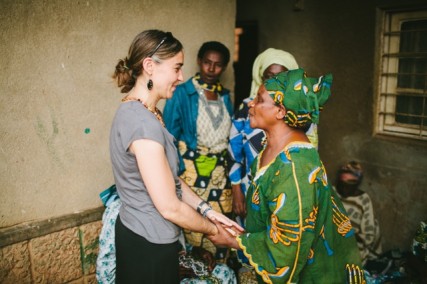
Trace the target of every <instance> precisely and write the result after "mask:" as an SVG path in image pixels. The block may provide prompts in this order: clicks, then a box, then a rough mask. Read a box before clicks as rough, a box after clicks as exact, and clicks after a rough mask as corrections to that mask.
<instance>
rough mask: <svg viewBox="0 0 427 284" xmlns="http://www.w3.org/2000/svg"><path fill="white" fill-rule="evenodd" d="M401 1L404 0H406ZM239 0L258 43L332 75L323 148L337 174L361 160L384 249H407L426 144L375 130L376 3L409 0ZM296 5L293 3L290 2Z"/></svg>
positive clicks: (421, 216)
mask: <svg viewBox="0 0 427 284" xmlns="http://www.w3.org/2000/svg"><path fill="white" fill-rule="evenodd" d="M403 2H404V3H403ZM403 2H402V1H399V0H393V1H386V0H383V1H380V0H375V1H341V0H327V1H311V0H306V1H304V0H299V1H289V0H288V1H273V0H265V1H256V0H238V1H237V20H238V21H253V20H254V21H257V23H258V27H259V51H263V50H265V49H266V48H268V47H275V48H280V49H284V50H287V51H289V52H291V53H292V54H293V55H294V56H295V58H296V59H297V61H298V62H299V64H300V66H301V67H303V68H304V69H305V70H306V71H307V73H308V75H311V76H319V75H321V74H324V73H329V72H330V73H332V74H333V75H334V83H333V86H332V90H333V95H332V97H331V99H330V101H329V102H328V104H327V105H326V107H325V110H324V111H323V112H322V113H321V116H320V128H319V132H320V133H319V139H320V146H319V150H320V155H321V158H322V160H323V162H324V164H325V166H326V168H327V170H328V173H329V174H328V175H329V181H330V182H331V183H333V182H334V180H335V173H336V170H337V169H338V167H339V165H341V164H342V163H345V162H346V161H348V160H350V159H356V160H359V161H361V163H362V164H363V165H364V168H365V178H364V181H363V184H362V189H363V190H365V191H366V192H368V193H369V194H370V196H371V197H372V199H373V203H374V206H375V212H376V215H377V217H378V219H379V222H380V228H381V231H382V236H383V246H384V249H385V250H387V249H394V248H400V249H403V250H406V249H409V247H410V245H411V243H412V239H413V236H414V234H415V231H416V229H417V228H418V225H419V222H420V221H422V220H427V175H426V173H425V171H426V169H427V147H426V145H427V144H426V143H425V142H424V143H414V142H407V141H402V140H399V139H384V138H381V137H377V136H374V135H373V127H374V124H373V123H374V115H373V110H374V98H375V97H374V93H373V92H374V88H375V85H374V84H375V83H374V82H375V81H374V79H375V76H376V74H375V72H374V71H375V68H376V67H375V52H376V50H377V47H376V44H377V42H376V38H375V25H376V9H377V8H378V7H380V6H383V5H388V6H390V5H411V4H413V3H419V4H423V3H425V1H422V0H406V1H403ZM296 3H298V4H300V5H302V6H301V7H302V8H303V9H302V10H301V11H294V9H293V8H294V4H296Z"/></svg>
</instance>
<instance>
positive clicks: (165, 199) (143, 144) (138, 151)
mask: <svg viewBox="0 0 427 284" xmlns="http://www.w3.org/2000/svg"><path fill="white" fill-rule="evenodd" d="M130 150H131V151H132V152H133V153H134V154H135V156H136V160H137V163H138V167H139V171H140V173H141V177H142V179H143V181H144V184H145V186H146V187H147V191H148V194H149V195H150V197H151V199H152V200H153V203H154V206H155V207H156V208H157V210H158V211H159V212H160V214H161V215H162V216H163V217H164V218H165V219H167V220H169V221H171V222H172V223H174V224H176V225H178V226H180V227H182V228H184V229H188V230H192V231H196V232H200V233H204V234H207V235H214V234H217V232H218V230H217V227H216V226H215V225H214V224H213V223H211V222H210V221H209V220H207V219H205V218H203V217H202V216H201V215H200V214H198V213H197V212H196V211H194V210H193V209H192V208H191V207H190V206H189V205H187V204H186V203H185V202H182V201H181V200H179V199H178V197H177V195H176V189H175V181H174V178H173V175H172V172H171V170H170V167H169V163H168V160H167V157H166V155H165V152H164V148H163V146H162V145H161V144H159V143H157V142H155V141H153V140H148V139H140V140H136V141H134V142H133V143H132V144H131V146H130Z"/></svg>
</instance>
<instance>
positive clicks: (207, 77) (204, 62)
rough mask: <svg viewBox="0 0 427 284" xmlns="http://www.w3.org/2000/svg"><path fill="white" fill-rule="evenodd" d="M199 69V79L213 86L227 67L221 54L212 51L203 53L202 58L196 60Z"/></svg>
mask: <svg viewBox="0 0 427 284" xmlns="http://www.w3.org/2000/svg"><path fill="white" fill-rule="evenodd" d="M197 64H198V65H199V68H200V77H201V79H202V80H203V82H205V83H207V84H215V83H216V82H217V81H218V80H219V77H220V76H221V74H222V73H223V72H224V70H225V68H226V67H227V66H226V65H225V64H224V58H223V56H222V54H221V53H219V52H218V51H214V50H208V51H206V52H205V54H204V55H203V57H202V58H198V59H197Z"/></svg>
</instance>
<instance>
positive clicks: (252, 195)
mask: <svg viewBox="0 0 427 284" xmlns="http://www.w3.org/2000/svg"><path fill="white" fill-rule="evenodd" d="M261 157H262V152H261V153H260V155H259V156H258V157H257V158H256V160H255V161H254V163H253V164H252V176H254V179H253V180H252V184H251V185H250V187H249V189H248V193H247V199H246V202H247V203H246V208H247V211H248V214H247V217H246V231H247V233H246V234H243V235H241V236H239V237H238V238H237V240H238V242H239V245H240V247H241V248H242V250H243V252H244V254H245V256H246V257H247V258H248V259H249V262H250V264H251V266H252V267H254V268H255V272H256V273H257V277H258V282H259V283H365V280H364V275H363V270H361V267H362V265H361V259H360V255H359V251H358V248H357V244H356V239H355V236H354V230H353V228H352V226H351V223H350V220H349V218H348V216H347V215H346V213H345V210H344V207H343V205H342V204H341V202H340V200H339V198H338V197H337V195H336V194H335V192H334V191H333V190H331V188H330V186H329V184H328V180H327V176H326V171H325V168H324V167H323V164H322V162H321V161H320V158H319V155H318V153H317V150H316V149H315V148H314V147H313V145H312V144H310V143H305V142H298V143H297V142H293V143H291V144H289V145H288V146H286V147H285V149H284V150H283V151H282V152H281V153H280V154H279V155H277V157H276V158H275V160H273V161H272V162H271V163H270V164H269V165H266V166H264V167H262V168H260V167H259V161H260V159H261Z"/></svg>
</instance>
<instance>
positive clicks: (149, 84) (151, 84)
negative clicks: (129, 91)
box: [147, 79, 153, 91]
mask: <svg viewBox="0 0 427 284" xmlns="http://www.w3.org/2000/svg"><path fill="white" fill-rule="evenodd" d="M147 88H148V90H150V91H151V89H152V88H153V81H151V79H149V80H148V83H147Z"/></svg>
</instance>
